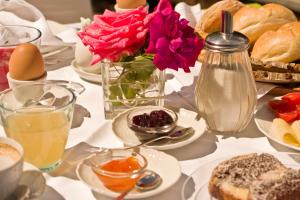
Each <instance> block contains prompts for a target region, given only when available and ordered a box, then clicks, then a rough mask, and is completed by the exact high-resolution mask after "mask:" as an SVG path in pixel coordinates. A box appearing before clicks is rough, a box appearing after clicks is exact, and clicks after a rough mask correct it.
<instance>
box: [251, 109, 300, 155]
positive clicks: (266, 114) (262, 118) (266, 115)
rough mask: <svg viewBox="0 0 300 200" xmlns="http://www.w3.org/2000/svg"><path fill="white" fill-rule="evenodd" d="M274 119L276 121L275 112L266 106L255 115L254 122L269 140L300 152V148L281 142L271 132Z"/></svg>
mask: <svg viewBox="0 0 300 200" xmlns="http://www.w3.org/2000/svg"><path fill="white" fill-rule="evenodd" d="M273 119H275V115H274V114H273V112H272V111H271V110H270V109H269V108H268V104H264V105H263V106H261V107H260V108H259V109H258V110H257V111H256V112H255V115H254V121H255V124H256V126H257V127H258V129H259V130H260V131H261V132H262V133H263V134H264V135H265V136H267V137H268V138H270V139H271V140H273V141H274V142H277V143H279V144H281V145H283V146H286V147H288V148H291V149H294V150H298V151H300V147H296V146H293V145H290V144H287V143H285V142H283V141H281V140H279V139H278V138H277V137H275V136H274V135H273V134H272V133H271V132H270V130H271V126H272V122H273Z"/></svg>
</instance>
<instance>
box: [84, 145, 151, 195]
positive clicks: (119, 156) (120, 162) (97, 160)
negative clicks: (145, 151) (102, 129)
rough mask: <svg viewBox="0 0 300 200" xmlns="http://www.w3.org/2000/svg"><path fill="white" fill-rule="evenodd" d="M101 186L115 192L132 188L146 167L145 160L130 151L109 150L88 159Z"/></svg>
mask: <svg viewBox="0 0 300 200" xmlns="http://www.w3.org/2000/svg"><path fill="white" fill-rule="evenodd" d="M89 162H90V163H91V164H92V165H91V166H92V170H93V172H94V173H95V174H96V175H97V177H98V178H99V180H100V181H101V182H102V183H103V185H104V186H105V187H106V188H108V189H110V190H112V191H115V192H124V191H127V190H129V189H131V188H133V187H134V186H135V184H136V182H137V181H138V180H139V179H140V177H141V176H142V175H143V174H144V172H145V170H146V167H147V165H148V163H147V160H146V158H145V157H144V156H143V155H141V154H139V153H137V152H135V151H134V150H130V149H127V150H126V149H110V150H108V151H106V152H102V153H101V152H100V153H96V154H95V155H93V156H92V157H91V158H89Z"/></svg>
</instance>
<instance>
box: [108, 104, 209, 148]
mask: <svg viewBox="0 0 300 200" xmlns="http://www.w3.org/2000/svg"><path fill="white" fill-rule="evenodd" d="M129 112H130V110H127V111H125V112H123V113H120V114H119V115H118V116H117V117H115V118H114V119H113V122H112V129H113V132H114V133H115V134H116V136H117V137H118V138H119V139H120V140H121V141H122V142H123V143H124V144H125V145H127V146H135V145H138V144H140V143H141V142H140V140H139V138H138V137H137V136H136V134H135V132H134V131H133V130H132V129H130V128H129V127H128V125H127V115H128V113H129ZM177 115H178V123H177V124H178V126H182V127H192V128H193V129H194V130H195V133H194V134H193V135H192V136H191V137H187V138H186V139H185V140H180V141H178V142H174V143H166V144H162V145H156V146H155V145H153V146H152V145H148V147H151V148H153V149H157V150H168V149H175V148H179V147H183V146H185V145H188V144H190V143H192V142H193V141H195V140H196V139H198V138H199V137H200V136H201V135H203V133H204V132H205V130H206V123H205V121H204V119H202V118H201V119H200V120H196V116H197V113H195V112H192V111H189V110H186V109H183V108H181V109H180V111H179V113H177Z"/></svg>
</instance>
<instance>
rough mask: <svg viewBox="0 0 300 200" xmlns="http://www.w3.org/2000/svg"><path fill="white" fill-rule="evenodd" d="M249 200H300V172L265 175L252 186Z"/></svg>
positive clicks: (288, 170) (290, 171) (287, 171)
mask: <svg viewBox="0 0 300 200" xmlns="http://www.w3.org/2000/svg"><path fill="white" fill-rule="evenodd" d="M249 200H300V170H295V169H287V170H285V171H270V172H268V173H266V174H263V175H262V176H261V177H260V178H259V179H258V180H256V181H253V183H252V184H251V186H250V194H249Z"/></svg>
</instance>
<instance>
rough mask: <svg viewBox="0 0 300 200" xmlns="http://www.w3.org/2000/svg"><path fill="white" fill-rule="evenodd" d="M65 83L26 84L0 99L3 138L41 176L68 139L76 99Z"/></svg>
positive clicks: (54, 162) (55, 163) (54, 163)
mask: <svg viewBox="0 0 300 200" xmlns="http://www.w3.org/2000/svg"><path fill="white" fill-rule="evenodd" d="M67 83H68V82H55V81H53V82H44V83H30V84H26V85H22V86H18V87H17V88H13V89H8V90H5V91H4V92H2V93H1V95H0V111H1V120H2V123H3V127H4V129H5V133H6V135H7V136H8V137H10V138H13V139H15V140H17V141H18V142H19V143H20V144H21V145H22V146H23V148H24V152H25V154H24V159H25V161H27V162H29V163H31V164H33V165H35V166H36V167H38V168H39V169H40V170H42V171H45V172H47V171H51V170H53V169H55V168H56V167H57V166H58V165H59V163H60V159H61V157H62V155H63V153H64V149H65V145H66V143H67V139H68V133H69V130H70V126H71V122H72V117H73V110H74V105H75V100H76V96H75V94H74V91H72V90H71V89H69V88H68V87H66V86H67ZM69 84H72V83H69ZM73 84H76V83H73ZM29 90H30V91H35V92H25V91H29ZM82 90H83V89H82ZM20 91H24V92H23V93H22V96H20Z"/></svg>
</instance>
